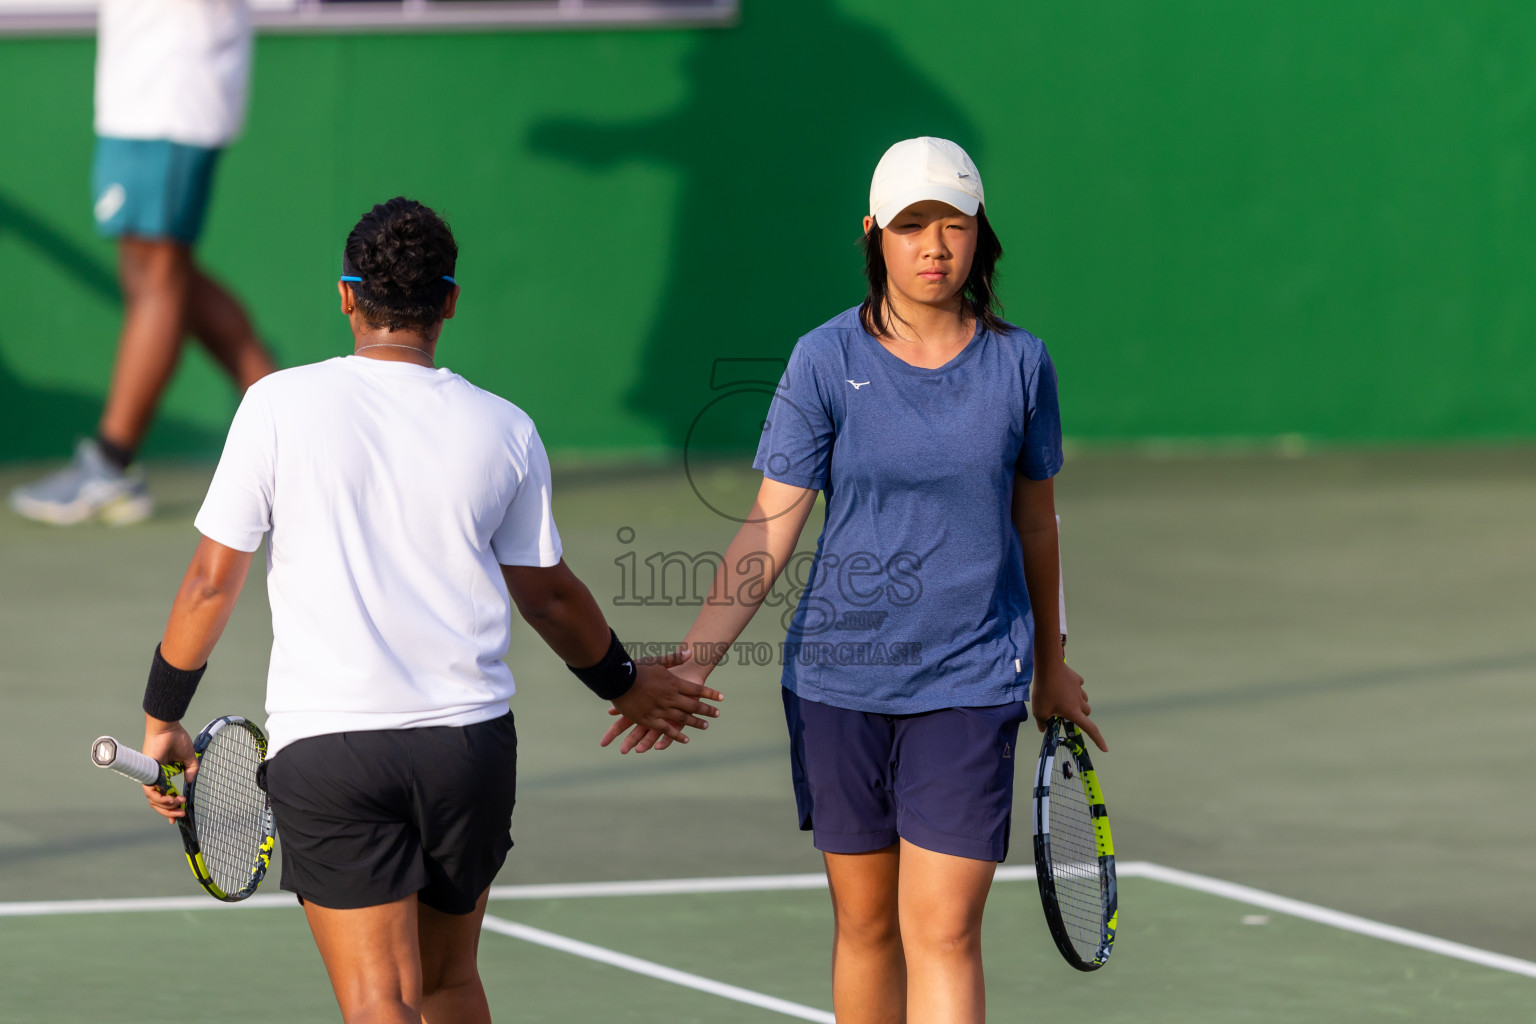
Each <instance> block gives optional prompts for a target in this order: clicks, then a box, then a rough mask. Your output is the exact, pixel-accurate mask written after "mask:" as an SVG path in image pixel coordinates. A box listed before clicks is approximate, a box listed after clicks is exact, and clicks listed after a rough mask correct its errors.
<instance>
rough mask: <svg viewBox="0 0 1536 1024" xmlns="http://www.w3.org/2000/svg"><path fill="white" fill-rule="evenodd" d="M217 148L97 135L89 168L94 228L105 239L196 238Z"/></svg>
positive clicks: (185, 240) (183, 239)
mask: <svg viewBox="0 0 1536 1024" xmlns="http://www.w3.org/2000/svg"><path fill="white" fill-rule="evenodd" d="M219 152H220V151H219V150H217V149H207V148H205V147H203V146H184V145H182V144H181V143H179V142H168V141H166V140H164V139H113V138H107V137H105V136H102V137H98V138H97V139H96V159H95V162H94V164H93V165H92V167H91V192H92V195H93V196H94V197H95V199H94V202H95V210H94V212H95V214H96V230H97V231H99V232H100V233H101V234H102V235H104V236H106V237H107V238H117V237H119V236H122V235H133V236H135V237H138V238H159V239H174V240H175V241H178V242H185V243H186V244H188V245H191V244H192V243H193V242H196V241H197V238H198V236H199V235H200V234H202V231H203V215H204V214H205V213H206V212H207V210H208V195H209V191H210V188H211V186H212V183H213V166H214V164H216V163H217V162H218V159H219Z"/></svg>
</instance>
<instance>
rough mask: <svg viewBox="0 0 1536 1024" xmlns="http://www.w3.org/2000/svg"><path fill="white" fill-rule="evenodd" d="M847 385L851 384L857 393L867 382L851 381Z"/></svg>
mask: <svg viewBox="0 0 1536 1024" xmlns="http://www.w3.org/2000/svg"><path fill="white" fill-rule="evenodd" d="M848 383H849V384H852V385H853V390H855V391H857V390H859V388H861V387H863V386H864V385H865V384H868V383H869V381H867V380H851V381H849V382H848Z"/></svg>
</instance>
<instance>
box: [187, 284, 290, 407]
mask: <svg viewBox="0 0 1536 1024" xmlns="http://www.w3.org/2000/svg"><path fill="white" fill-rule="evenodd" d="M186 327H187V331H188V332H189V333H191V335H192V336H193V337H194V338H196V339H197V340H198V341H199V342H201V343H202V346H203V348H205V349H207V350H208V354H209V355H211V356H213V358H214V359H215V360H216V361H217V362H218V364H219V365H220V366H222V367H223V368H224V372H225V373H228V374H229V375H230V377H231V378H233V379H234V382H235V385H236V387H238V388H239V389H240V390H241V392H242V393H243V392H244V391H245V389H246V388H248V387H250V386H251V385H252V384H254V383H256V382H257V381H258V380H260V379H261V378H263V377H265V376H266V375H267V374H269V373H271V372H272V371H273V370H275V369H277V365H276V364H275V363H274V362H273V361H272V356H271V355H270V354H269V353H268V352H267V350H266V347H265V346H264V345H262V343H261V340H260V339H259V338H257V337H256V331H255V329H254V328H253V327H252V326H251V320H250V317H248V316H246V313H245V308H244V307H243V306H241V305H240V301H239V300H238V299H236V298H235V297H234V296H233V295H231V294H230V293H229V292H228V291H227V290H225V288H224V286H223V285H221V284H219V282H217V281H215V280H214V279H213V278H212V277H210V276H209V275H208V274H207V273H206V272H205V271H204V270H203V269H202V268H201V267H199V266H197V265H196V264H194V265H193V267H192V287H191V291H190V294H189V296H188V299H187V322H186Z"/></svg>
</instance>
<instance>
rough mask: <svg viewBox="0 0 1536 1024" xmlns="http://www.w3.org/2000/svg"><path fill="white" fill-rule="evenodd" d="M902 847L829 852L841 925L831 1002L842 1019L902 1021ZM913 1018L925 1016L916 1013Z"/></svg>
mask: <svg viewBox="0 0 1536 1024" xmlns="http://www.w3.org/2000/svg"><path fill="white" fill-rule="evenodd" d="M898 850H899V847H896V846H888V847H886V848H885V849H883V850H876V851H875V852H873V853H827V854H823V855H822V856H823V857H824V858H825V859H826V862H827V881H828V882H829V883H830V885H831V888H832V916H833V922H834V927H835V929H836V932H835V936H834V939H833V946H832V1008H833V1010H834V1011H835V1013H836V1015H837V1021H838V1024H903V1022H905V1021H906V1020H907V1013H906V1005H907V967H906V961H905V960H904V959H903V956H902V945H901V944H902V936H901V927H900V922H899V919H898V917H897V912H896V898H897V881H898V866H899V860H898ZM912 1019H913V1020H918V1021H924V1022H925V1024H926V1021H927V1020H928V1018H926V1017H921V1016H916V1017H913V1018H912Z"/></svg>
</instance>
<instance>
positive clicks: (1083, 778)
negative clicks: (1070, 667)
mask: <svg viewBox="0 0 1536 1024" xmlns="http://www.w3.org/2000/svg"><path fill="white" fill-rule="evenodd" d="M1031 819H1032V823H1033V825H1034V838H1035V879H1036V881H1037V882H1038V883H1039V886H1040V902H1041V904H1042V906H1043V907H1044V908H1045V920H1046V923H1047V924H1048V925H1049V926H1050V929H1051V938H1053V939H1055V940H1056V948H1057V949H1059V950H1061V955H1062V956H1063V957H1065V958H1066V961H1067V963H1069V964H1071V965H1072V966H1073V967H1076V968H1077V969H1078V970H1080V971H1094V970H1098V969H1099V968H1100V967H1102V966H1104V963H1105V961H1107V960H1108V959H1109V953H1110V949H1111V948H1112V947H1113V946H1114V943H1115V925H1116V918H1117V913H1118V906H1119V897H1118V893H1117V889H1116V883H1115V844H1114V840H1113V839H1112V838H1111V836H1110V831H1109V815H1108V813H1107V812H1106V811H1105V808H1104V793H1103V790H1101V789H1100V788H1099V780H1098V776H1097V775H1096V774H1095V773H1094V770H1093V762H1092V761H1091V760H1090V759H1089V757H1088V745H1087V744H1086V743H1085V742H1084V741H1083V734H1082V733H1081V732H1079V731H1078V728H1077V726H1075V725H1073V724H1072V723H1071V722H1068V721H1065V720H1064V719H1061V718H1052V719H1051V720H1050V722H1048V723H1047V725H1046V730H1045V740H1044V741H1043V742H1042V743H1041V745H1040V760H1039V762H1038V763H1037V765H1036V767H1035V788H1034V798H1033V807H1032V814H1031Z"/></svg>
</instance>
